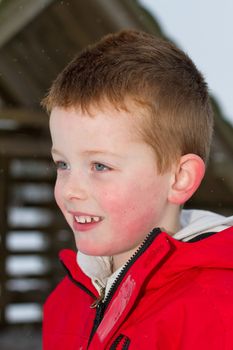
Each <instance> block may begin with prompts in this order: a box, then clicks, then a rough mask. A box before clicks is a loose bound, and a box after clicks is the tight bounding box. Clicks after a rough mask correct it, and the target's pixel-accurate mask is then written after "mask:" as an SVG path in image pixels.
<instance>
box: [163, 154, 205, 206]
mask: <svg viewBox="0 0 233 350" xmlns="http://www.w3.org/2000/svg"><path fill="white" fill-rule="evenodd" d="M204 174H205V163H204V161H203V160H202V159H201V158H200V157H199V156H197V155H196V154H192V153H190V154H185V155H184V156H182V157H181V158H180V160H179V162H178V163H176V165H175V167H174V171H173V176H172V182H171V187H170V190H169V194H168V201H169V202H170V203H173V204H183V203H185V202H186V201H187V200H188V199H189V198H190V197H191V196H192V195H193V194H194V192H195V191H196V190H197V189H198V187H199V185H200V183H201V181H202V179H203V176H204Z"/></svg>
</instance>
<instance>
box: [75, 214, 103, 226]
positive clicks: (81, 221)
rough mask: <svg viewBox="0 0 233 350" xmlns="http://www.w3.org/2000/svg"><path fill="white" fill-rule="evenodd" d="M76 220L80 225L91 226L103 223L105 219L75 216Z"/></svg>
mask: <svg viewBox="0 0 233 350" xmlns="http://www.w3.org/2000/svg"><path fill="white" fill-rule="evenodd" d="M74 220H75V221H76V222H77V223H78V224H91V223H97V222H100V221H102V220H103V219H102V218H101V217H100V216H83V215H82V216H81V215H80V216H74Z"/></svg>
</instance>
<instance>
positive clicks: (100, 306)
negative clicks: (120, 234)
mask: <svg viewBox="0 0 233 350" xmlns="http://www.w3.org/2000/svg"><path fill="white" fill-rule="evenodd" d="M160 232H161V230H160V229H159V228H154V229H153V230H152V231H151V232H150V233H149V234H148V235H147V236H146V238H145V239H144V241H143V242H142V244H141V245H140V247H139V248H138V249H137V250H136V252H135V253H134V254H133V255H132V256H131V258H130V259H129V260H128V261H127V262H126V263H125V265H124V266H123V268H122V269H121V272H120V273H119V275H118V276H117V278H116V279H115V281H114V282H113V284H112V286H111V288H110V290H109V292H108V294H107V295H106V297H105V299H104V300H103V298H104V297H103V296H101V297H100V298H98V299H97V300H96V302H95V305H94V303H93V304H92V305H91V306H90V307H92V308H93V305H94V307H95V308H96V317H95V320H94V324H93V328H92V331H91V334H90V338H89V342H88V347H89V345H90V342H91V340H92V338H93V336H94V334H95V332H96V330H97V328H98V326H99V324H100V322H101V321H102V319H103V316H104V312H105V310H106V309H107V307H108V305H109V304H110V302H111V300H112V298H113V296H114V293H115V292H116V290H117V288H118V286H119V285H120V284H121V282H122V280H123V278H124V276H125V275H126V273H127V272H128V270H129V269H130V267H131V266H132V265H133V264H134V263H135V261H136V260H137V259H138V258H139V257H140V256H141V255H142V254H143V253H144V252H145V251H146V250H147V248H148V247H149V246H150V245H151V243H152V242H153V241H154V239H155V238H156V237H157V236H158V235H159V233H160Z"/></svg>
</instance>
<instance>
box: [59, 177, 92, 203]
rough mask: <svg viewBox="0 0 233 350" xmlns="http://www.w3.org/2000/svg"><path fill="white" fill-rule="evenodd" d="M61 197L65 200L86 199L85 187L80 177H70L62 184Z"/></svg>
mask: <svg viewBox="0 0 233 350" xmlns="http://www.w3.org/2000/svg"><path fill="white" fill-rule="evenodd" d="M62 192H63V196H64V199H65V200H71V199H82V200H84V199H86V198H87V197H88V191H87V185H86V183H85V182H84V181H83V180H82V179H81V177H80V176H78V177H76V176H72V175H70V176H69V178H68V179H66V182H65V184H63V189H62Z"/></svg>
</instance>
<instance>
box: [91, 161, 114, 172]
mask: <svg viewBox="0 0 233 350" xmlns="http://www.w3.org/2000/svg"><path fill="white" fill-rule="evenodd" d="M94 168H95V170H96V171H97V172H103V171H106V170H110V168H109V167H107V166H106V165H104V164H101V163H94Z"/></svg>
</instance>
